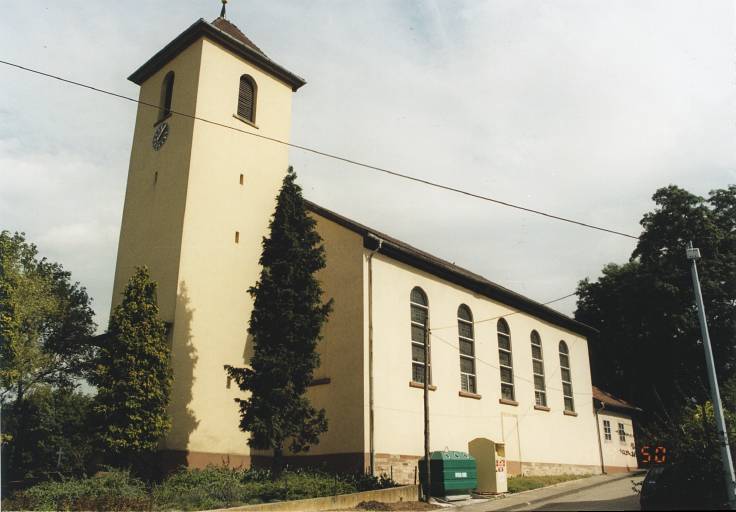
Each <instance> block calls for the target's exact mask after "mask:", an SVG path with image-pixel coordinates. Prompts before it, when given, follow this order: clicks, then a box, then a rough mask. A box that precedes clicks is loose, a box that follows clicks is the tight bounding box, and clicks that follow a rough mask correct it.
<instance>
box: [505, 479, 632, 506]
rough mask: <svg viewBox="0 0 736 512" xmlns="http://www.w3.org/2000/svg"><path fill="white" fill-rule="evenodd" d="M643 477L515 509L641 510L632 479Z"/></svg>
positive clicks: (609, 483)
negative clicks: (632, 486) (632, 485)
mask: <svg viewBox="0 0 736 512" xmlns="http://www.w3.org/2000/svg"><path fill="white" fill-rule="evenodd" d="M641 479H642V477H641V476H640V477H635V478H626V479H623V480H614V481H613V482H608V483H606V484H603V485H599V486H596V487H593V488H590V489H583V490H581V491H579V492H576V493H573V494H568V495H567V496H562V497H560V498H558V499H555V498H553V499H552V500H550V501H543V502H540V503H535V504H533V505H532V506H531V507H529V508H517V509H515V510H639V495H638V494H636V493H635V492H634V490H633V489H632V488H631V481H632V480H636V481H639V480H641Z"/></svg>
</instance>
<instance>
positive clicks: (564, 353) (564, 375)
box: [559, 340, 575, 412]
mask: <svg viewBox="0 0 736 512" xmlns="http://www.w3.org/2000/svg"><path fill="white" fill-rule="evenodd" d="M559 352H560V378H561V380H562V396H563V399H564V402H565V411H567V412H575V399H574V398H573V393H572V374H571V371H570V349H568V347H567V343H565V340H560V344H559Z"/></svg>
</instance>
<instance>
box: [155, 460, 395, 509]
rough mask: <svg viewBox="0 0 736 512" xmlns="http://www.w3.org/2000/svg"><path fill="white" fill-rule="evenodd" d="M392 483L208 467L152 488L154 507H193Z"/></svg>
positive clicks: (304, 472)
mask: <svg viewBox="0 0 736 512" xmlns="http://www.w3.org/2000/svg"><path fill="white" fill-rule="evenodd" d="M395 485H396V484H395V483H394V482H393V481H392V480H390V479H389V478H387V477H386V476H385V475H384V476H382V477H380V478H376V477H372V476H366V475H362V474H348V475H335V474H330V473H327V472H325V471H318V470H314V469H296V470H286V471H283V472H282V473H281V474H280V475H279V476H278V477H277V478H276V477H274V475H273V474H272V473H271V472H270V471H268V470H262V469H230V468H225V467H216V466H208V467H206V468H204V469H192V470H187V469H183V470H181V471H179V472H178V473H175V474H173V475H171V476H170V477H169V478H168V479H167V480H166V481H164V482H163V483H162V484H161V485H158V486H157V487H155V488H154V490H153V499H154V502H155V507H156V508H157V509H162V510H167V509H177V510H196V509H208V508H225V507H232V506H236V505H241V504H255V503H268V502H273V501H286V500H300V499H306V498H318V497H321V496H331V495H334V494H347V493H353V492H359V491H365V490H373V489H383V488H386V487H392V486H395Z"/></svg>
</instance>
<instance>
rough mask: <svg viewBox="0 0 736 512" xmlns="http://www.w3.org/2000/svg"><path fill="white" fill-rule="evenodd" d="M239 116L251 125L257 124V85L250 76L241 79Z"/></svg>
mask: <svg viewBox="0 0 736 512" xmlns="http://www.w3.org/2000/svg"><path fill="white" fill-rule="evenodd" d="M238 115H239V116H240V117H242V118H243V119H246V120H248V121H250V122H251V123H255V122H256V83H255V81H254V80H253V78H251V77H250V76H248V75H243V76H241V77H240V89H239V91H238Z"/></svg>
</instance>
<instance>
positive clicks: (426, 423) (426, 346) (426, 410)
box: [424, 315, 432, 503]
mask: <svg viewBox="0 0 736 512" xmlns="http://www.w3.org/2000/svg"><path fill="white" fill-rule="evenodd" d="M429 365H430V354H429V315H427V316H426V317H425V318H424V463H425V467H426V468H427V479H426V481H425V482H426V487H425V489H424V501H426V502H427V503H429V498H430V489H431V487H432V478H431V475H432V472H431V470H430V467H429V466H430V460H429V375H430V373H429Z"/></svg>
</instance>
